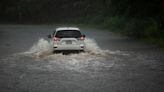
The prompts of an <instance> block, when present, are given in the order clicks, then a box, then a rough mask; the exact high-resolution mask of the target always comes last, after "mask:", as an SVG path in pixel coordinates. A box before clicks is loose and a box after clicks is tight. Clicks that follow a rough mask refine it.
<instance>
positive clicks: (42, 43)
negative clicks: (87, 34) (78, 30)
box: [25, 38, 126, 57]
mask: <svg viewBox="0 0 164 92" xmlns="http://www.w3.org/2000/svg"><path fill="white" fill-rule="evenodd" d="M85 44H86V49H85V52H84V53H86V54H90V55H103V56H105V55H108V54H122V55H123V54H124V55H126V54H125V53H122V52H121V51H110V50H102V49H101V48H100V47H99V46H98V45H97V43H96V41H95V40H94V39H90V38H87V39H86V40H85ZM25 53H26V54H32V55H35V56H37V57H47V56H49V55H52V54H53V47H52V45H51V43H49V42H48V41H47V40H45V39H43V38H41V39H39V41H38V42H37V43H35V44H34V45H33V46H32V47H31V48H30V50H29V51H27V52H25ZM84 53H83V54H84ZM53 55H54V54H53Z"/></svg>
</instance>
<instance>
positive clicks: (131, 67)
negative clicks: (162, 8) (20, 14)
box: [0, 25, 164, 92]
mask: <svg viewBox="0 0 164 92" xmlns="http://www.w3.org/2000/svg"><path fill="white" fill-rule="evenodd" d="M55 28H56V26H53V25H33V26H32V25H0V42H1V43H0V92H163V91H164V52H163V51H162V50H160V49H158V48H156V47H155V46H151V45H149V44H144V43H141V42H138V41H136V40H134V39H130V38H127V37H122V36H118V35H115V34H113V33H111V32H109V31H106V30H98V29H89V28H81V31H82V32H83V33H84V34H85V35H86V37H87V38H86V40H85V43H86V47H87V48H86V49H87V50H86V52H85V53H79V54H69V55H63V54H60V53H59V54H53V53H52V47H51V45H50V43H49V39H47V38H46V36H47V35H48V34H50V33H52V32H53V30H55Z"/></svg>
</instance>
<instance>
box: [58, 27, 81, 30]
mask: <svg viewBox="0 0 164 92" xmlns="http://www.w3.org/2000/svg"><path fill="white" fill-rule="evenodd" d="M61 30H80V29H79V28H77V27H58V28H56V31H61Z"/></svg>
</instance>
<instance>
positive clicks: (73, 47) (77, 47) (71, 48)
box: [53, 44, 85, 51]
mask: <svg viewBox="0 0 164 92" xmlns="http://www.w3.org/2000/svg"><path fill="white" fill-rule="evenodd" d="M53 48H54V50H55V51H76V50H78V51H84V49H85V45H83V44H81V45H54V47H53Z"/></svg>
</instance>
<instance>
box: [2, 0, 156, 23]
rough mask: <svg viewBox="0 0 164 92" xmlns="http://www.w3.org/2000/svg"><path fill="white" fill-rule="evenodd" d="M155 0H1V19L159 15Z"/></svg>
mask: <svg viewBox="0 0 164 92" xmlns="http://www.w3.org/2000/svg"><path fill="white" fill-rule="evenodd" d="M158 7H159V1H158V0H151V1H148V0H1V1H0V12H1V14H0V18H1V21H27V20H31V21H32V20H33V21H39V20H45V21H46V20H47V21H61V20H65V19H70V18H75V17H85V16H92V15H98V16H103V17H104V16H114V15H119V16H125V17H138V18H143V17H155V18H157V17H158V16H159V14H158V12H159V9H158Z"/></svg>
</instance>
